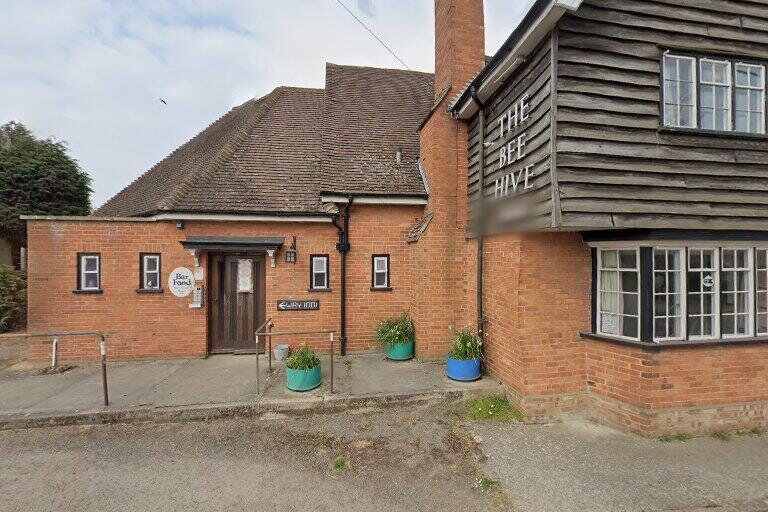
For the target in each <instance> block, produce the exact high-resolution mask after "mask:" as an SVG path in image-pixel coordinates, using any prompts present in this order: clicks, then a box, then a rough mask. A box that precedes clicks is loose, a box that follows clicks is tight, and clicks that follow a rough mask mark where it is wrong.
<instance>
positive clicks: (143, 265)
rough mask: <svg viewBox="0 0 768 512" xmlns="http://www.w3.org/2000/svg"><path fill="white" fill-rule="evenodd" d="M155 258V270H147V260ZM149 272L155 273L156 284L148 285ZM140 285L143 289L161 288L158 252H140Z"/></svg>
mask: <svg viewBox="0 0 768 512" xmlns="http://www.w3.org/2000/svg"><path fill="white" fill-rule="evenodd" d="M149 260H155V261H156V262H157V266H156V270H147V261H149ZM151 274H156V275H157V286H149V282H148V281H147V277H148V276H149V275H151ZM141 287H142V289H144V290H159V289H160V288H162V283H161V282H160V255H159V254H142V255H141Z"/></svg>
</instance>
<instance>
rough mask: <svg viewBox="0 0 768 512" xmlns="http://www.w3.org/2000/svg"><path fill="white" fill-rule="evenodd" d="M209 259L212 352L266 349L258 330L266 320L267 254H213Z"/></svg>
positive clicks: (209, 325)
mask: <svg viewBox="0 0 768 512" xmlns="http://www.w3.org/2000/svg"><path fill="white" fill-rule="evenodd" d="M209 261H210V263H209V265H210V267H209V272H208V276H209V284H208V289H209V290H210V292H209V294H208V297H209V311H210V318H209V322H208V339H209V345H210V352H211V353H212V354H222V353H233V352H256V351H257V349H263V346H258V347H257V344H256V337H255V336H254V332H255V331H256V329H258V328H259V327H260V326H261V325H262V324H263V323H264V315H265V306H266V305H265V302H264V257H263V256H254V255H224V254H212V255H211V256H210V258H209ZM261 345H263V343H262V344H261Z"/></svg>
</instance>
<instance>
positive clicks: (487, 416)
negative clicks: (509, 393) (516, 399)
mask: <svg viewBox="0 0 768 512" xmlns="http://www.w3.org/2000/svg"><path fill="white" fill-rule="evenodd" d="M467 417H468V418H469V419H470V420H475V421H486V420H491V421H503V422H512V421H522V420H523V419H525V415H524V414H523V413H522V412H521V411H520V410H518V409H517V408H516V407H515V406H513V405H512V404H511V403H509V400H507V399H506V398H504V397H503V396H501V395H489V396H486V397H483V398H478V399H477V400H472V401H470V402H469V410H468V412H467Z"/></svg>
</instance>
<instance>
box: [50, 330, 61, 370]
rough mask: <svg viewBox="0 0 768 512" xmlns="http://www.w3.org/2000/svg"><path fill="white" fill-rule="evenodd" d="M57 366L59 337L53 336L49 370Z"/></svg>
mask: <svg viewBox="0 0 768 512" xmlns="http://www.w3.org/2000/svg"><path fill="white" fill-rule="evenodd" d="M58 366H59V337H58V336H54V337H53V344H52V345H51V370H55V369H56V368H58Z"/></svg>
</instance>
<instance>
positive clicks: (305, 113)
mask: <svg viewBox="0 0 768 512" xmlns="http://www.w3.org/2000/svg"><path fill="white" fill-rule="evenodd" d="M767 65H768V7H766V6H763V5H760V4H758V3H755V2H751V1H746V0H743V1H742V0H734V1H731V2H727V3H713V2H709V1H703V0H702V1H698V0H697V1H694V2H681V1H679V0H654V1H650V0H622V1H617V0H583V1H582V0H537V1H535V2H532V5H531V7H530V9H529V11H528V13H527V15H526V16H525V18H524V19H523V20H522V22H521V23H520V25H519V26H518V27H516V28H514V30H513V31H512V33H511V35H510V37H509V39H508V40H507V41H506V42H505V43H504V45H503V46H502V47H501V49H500V50H499V51H498V52H497V53H496V55H494V56H493V57H490V58H486V56H485V52H484V17H483V5H482V2H481V1H479V0H436V1H435V74H434V75H429V74H424V73H413V72H407V71H398V70H379V69H371V68H357V67H351V66H335V65H328V67H327V76H326V87H325V89H323V90H311V89H295V88H278V89H277V90H275V91H274V92H273V93H271V94H269V95H268V96H266V97H264V98H260V99H255V100H252V101H249V102H247V103H246V104H244V105H242V106H240V107H237V108H235V109H233V110H232V111H231V112H230V113H228V114H226V115H225V116H224V117H222V118H221V119H220V120H218V121H217V122H215V123H214V124H212V125H211V126H210V127H208V128H207V129H206V130H204V131H203V132H202V133H201V134H200V135H198V136H197V137H195V138H194V139H192V140H191V141H190V142H189V143H187V144H186V145H184V146H182V147H181V148H179V149H178V150H176V151H175V152H174V153H172V154H171V155H170V156H169V157H168V158H167V159H165V160H164V161H163V162H161V163H160V164H158V165H157V166H155V167H154V168H153V169H150V170H149V171H148V172H147V173H146V174H145V175H143V176H142V177H141V178H139V179H138V180H137V181H136V182H135V183H133V184H131V185H130V186H129V187H127V188H126V189H125V190H124V191H123V192H121V193H120V194H118V195H117V196H116V197H115V198H113V199H112V200H110V201H109V202H108V203H107V204H106V205H104V206H103V207H102V208H101V209H100V210H99V211H97V212H96V213H95V214H94V216H92V217H88V218H80V219H67V218H30V219H29V244H28V245H29V271H30V276H31V279H30V309H29V322H30V328H31V329H33V330H50V329H54V328H55V329H93V328H101V329H109V330H111V331H114V332H115V335H114V336H113V341H112V347H113V352H114V354H115V355H116V356H117V357H171V356H205V355H207V354H209V353H215V352H231V351H237V350H248V349H253V348H254V345H253V343H254V340H253V338H252V337H249V335H248V333H249V332H252V328H253V327H254V326H255V325H256V324H259V323H260V322H262V321H263V320H264V319H265V318H273V320H274V322H275V324H276V326H277V327H278V329H282V328H286V329H293V328H303V327H308V326H312V327H317V328H323V329H326V328H327V329H335V330H338V331H340V332H341V333H342V338H343V344H344V345H343V346H344V350H364V349H368V348H370V346H371V345H370V344H371V335H372V331H373V327H374V326H375V324H376V323H377V322H378V321H379V320H381V319H382V318H384V317H385V316H389V315H392V314H396V313H398V312H400V311H409V312H410V313H411V314H412V316H413V317H414V319H415V323H416V329H417V353H418V354H419V355H420V356H421V357H425V358H437V357H442V356H443V354H444V353H445V352H446V350H447V346H448V340H449V335H448V333H449V327H451V326H458V327H463V326H473V327H475V328H477V329H478V330H479V331H480V332H482V334H483V337H484V340H485V359H486V367H487V369H488V371H489V372H490V373H491V374H492V375H494V376H496V377H498V378H499V379H501V380H502V381H503V382H504V383H505V384H506V386H507V387H508V389H509V391H510V394H511V395H512V396H514V397H515V399H516V400H517V401H518V402H519V403H520V405H521V406H522V407H523V408H524V409H526V410H527V411H528V412H530V413H532V414H539V413H542V414H549V413H552V412H557V411H565V410H582V411H586V412H587V413H589V414H590V415H592V416H593V417H595V418H596V419H599V420H601V421H606V422H610V423H612V424H616V425H619V426H622V427H624V428H628V429H630V430H634V431H638V432H644V433H665V432H673V431H687V432H692V431H712V430H721V429H728V428H752V427H758V426H763V427H765V426H766V425H768V345H766V340H768V263H767V262H768V209H766V207H765V204H766V200H768V190H766V188H765V185H764V183H763V182H764V179H763V178H765V177H768V149H767V148H768V144H766V141H768V138H767V137H766V126H765V111H766V94H765V83H766V66H767ZM294 240H295V243H294ZM294 246H295V252H294V251H293V249H294ZM294 254H295V255H296V258H295V262H291V261H290V260H291V259H292V255H294ZM174 269H188V271H187V273H185V272H183V271H182V272H180V273H178V274H176V275H175V276H174V278H175V279H176V280H177V282H176V283H175V284H176V285H178V286H175V285H174V286H170V285H168V286H166V283H168V282H169V273H170V272H171V271H172V270H174ZM171 288H173V290H171ZM176 288H179V289H182V291H184V290H186V291H185V293H187V292H190V291H191V292H192V293H191V295H188V296H184V297H176V295H175V294H174V293H171V292H172V291H176V292H178V290H176ZM289 299H290V300H293V301H295V303H302V304H305V305H311V306H312V307H313V308H316V309H311V310H306V311H291V310H283V308H282V307H278V304H282V305H283V306H284V305H286V304H288V303H287V302H285V301H287V300H289ZM292 304H293V303H292ZM291 341H293V342H295V343H299V342H302V341H308V342H313V343H321V342H319V341H318V340H311V339H309V340H301V339H296V340H291ZM63 346H64V347H69V348H67V349H66V350H71V351H72V352H71V353H70V354H69V355H70V356H72V357H88V355H89V354H90V352H88V350H90V349H89V348H87V347H84V346H78V345H77V344H76V343H74V342H73V343H70V344H66V343H65V344H63Z"/></svg>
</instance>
